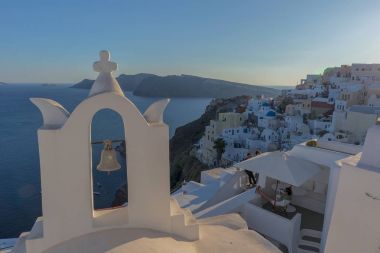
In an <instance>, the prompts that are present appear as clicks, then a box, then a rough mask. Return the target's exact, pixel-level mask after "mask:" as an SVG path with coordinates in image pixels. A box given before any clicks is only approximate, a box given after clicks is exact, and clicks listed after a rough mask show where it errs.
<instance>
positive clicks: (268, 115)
mask: <svg viewBox="0 0 380 253" xmlns="http://www.w3.org/2000/svg"><path fill="white" fill-rule="evenodd" d="M266 116H267V117H274V116H276V112H275V111H269V112H267V115H266Z"/></svg>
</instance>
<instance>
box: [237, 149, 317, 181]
mask: <svg viewBox="0 0 380 253" xmlns="http://www.w3.org/2000/svg"><path fill="white" fill-rule="evenodd" d="M235 167H238V168H240V169H243V170H250V171H252V172H254V173H259V174H260V175H265V176H268V177H271V178H274V179H276V180H278V181H281V182H284V183H287V184H290V185H294V186H297V187H299V186H301V185H303V184H304V183H305V182H306V181H308V180H309V179H311V178H313V177H314V176H315V175H316V174H317V173H318V172H319V171H320V170H321V167H320V166H319V165H318V164H316V163H313V162H310V161H307V160H304V159H300V158H297V157H294V156H291V155H289V154H287V153H286V152H282V151H274V152H268V153H263V154H261V155H259V156H256V157H253V158H250V159H247V160H245V161H242V162H240V163H237V164H235Z"/></svg>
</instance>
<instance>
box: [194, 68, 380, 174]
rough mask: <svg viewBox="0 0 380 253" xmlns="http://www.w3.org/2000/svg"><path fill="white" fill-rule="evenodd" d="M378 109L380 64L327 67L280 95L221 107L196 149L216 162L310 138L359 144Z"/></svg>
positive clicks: (206, 160)
mask: <svg viewBox="0 0 380 253" xmlns="http://www.w3.org/2000/svg"><path fill="white" fill-rule="evenodd" d="M217 100H218V99H216V100H215V101H214V102H217ZM379 113H380V64H352V65H342V66H340V67H332V68H327V69H325V71H324V72H323V74H316V75H307V77H306V79H302V80H301V81H300V84H298V85H297V86H296V87H295V89H288V90H282V93H281V95H280V96H277V97H274V98H272V97H265V96H258V97H254V98H252V99H250V100H249V101H248V104H247V105H241V106H237V107H236V108H234V109H232V110H230V111H227V112H220V113H219V114H218V117H217V119H215V120H211V121H210V124H209V125H208V126H207V127H206V128H205V133H204V135H203V136H202V138H201V139H200V140H199V142H198V143H197V145H196V152H195V154H196V157H197V158H198V160H199V161H201V162H202V163H204V164H206V165H208V166H209V167H215V166H229V165H232V164H234V163H237V162H240V161H242V160H245V159H246V158H248V157H250V156H253V155H254V154H255V153H256V152H257V151H259V152H266V151H274V150H290V149H291V148H292V147H293V146H294V145H296V144H299V143H302V142H305V141H307V140H310V139H313V138H315V139H322V140H327V141H339V142H344V143H350V144H355V145H360V144H363V142H364V139H365V136H366V132H367V129H368V128H369V127H370V126H371V125H374V124H375V123H376V121H377V120H378V116H379Z"/></svg>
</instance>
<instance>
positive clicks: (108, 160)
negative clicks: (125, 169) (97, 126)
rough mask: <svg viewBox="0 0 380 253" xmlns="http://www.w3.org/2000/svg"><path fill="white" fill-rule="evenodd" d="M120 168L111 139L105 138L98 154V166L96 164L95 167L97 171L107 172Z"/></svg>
mask: <svg viewBox="0 0 380 253" xmlns="http://www.w3.org/2000/svg"><path fill="white" fill-rule="evenodd" d="M120 168H121V166H120V163H119V162H118V161H117V154H116V151H115V150H114V149H113V148H112V141H111V140H105V141H104V148H103V150H102V153H101V155H100V162H99V164H98V166H96V169H97V170H99V171H105V172H108V174H109V173H110V172H111V171H115V170H118V169H120Z"/></svg>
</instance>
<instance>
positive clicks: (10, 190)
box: [0, 84, 211, 238]
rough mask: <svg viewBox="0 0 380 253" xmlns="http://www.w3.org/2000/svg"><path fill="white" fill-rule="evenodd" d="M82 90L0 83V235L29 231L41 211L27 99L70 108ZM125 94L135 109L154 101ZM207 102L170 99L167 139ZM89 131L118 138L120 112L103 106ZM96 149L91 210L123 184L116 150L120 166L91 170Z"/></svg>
mask: <svg viewBox="0 0 380 253" xmlns="http://www.w3.org/2000/svg"><path fill="white" fill-rule="evenodd" d="M88 92H89V91H88V90H82V89H73V88H69V86H67V85H57V86H50V85H48V86H42V85H35V84H24V85H21V84H18V85H0V238H9V237H18V236H19V234H20V233H21V232H25V231H29V230H30V229H31V227H32V225H33V224H34V221H35V220H36V218H37V217H39V216H41V215H42V210H41V186H40V171H39V155H38V143H37V129H38V128H39V127H40V126H41V125H42V116H41V113H40V112H39V110H38V109H37V107H36V106H34V105H33V104H32V103H31V102H30V100H29V98H32V97H41V98H50V99H53V100H55V101H57V102H59V103H60V104H62V105H63V106H64V107H65V108H66V109H67V110H68V111H69V112H72V111H73V110H74V109H75V107H76V106H77V105H78V104H79V103H80V102H81V101H83V100H84V99H85V98H86V97H87V96H88ZM125 95H126V96H127V97H128V98H129V99H130V100H131V101H132V102H133V103H135V104H136V106H137V108H138V109H139V110H140V111H141V112H144V110H145V109H146V108H147V107H148V106H149V105H150V104H152V103H153V102H155V101H157V100H159V99H160V98H147V97H138V96H134V95H133V94H132V93H130V92H126V93H125ZM210 101H211V98H173V99H171V101H170V103H169V105H168V107H167V109H166V111H165V114H164V121H165V122H166V123H167V124H168V126H169V132H170V137H172V136H173V135H174V133H175V129H176V128H177V127H179V126H182V125H185V124H186V123H188V122H191V121H193V120H195V119H197V118H198V117H199V116H200V115H201V114H202V113H203V112H204V110H205V108H206V106H207V105H208V104H209V102H210ZM91 129H92V131H91V135H92V140H94V141H101V140H104V139H111V140H119V139H124V131H123V125H122V121H121V118H120V116H119V115H118V114H117V113H116V112H114V111H111V110H108V109H105V110H102V111H99V112H98V113H97V114H95V116H94V118H93V121H92V126H91ZM127 134H128V132H127ZM116 145H117V143H115V146H116ZM102 148H103V146H102V144H93V145H92V164H93V168H92V169H93V178H94V180H93V189H94V208H95V209H98V208H106V207H110V206H111V204H112V201H113V198H114V195H115V192H116V190H117V189H119V188H120V187H121V186H122V185H124V184H125V183H126V169H127V168H126V165H125V159H123V157H122V155H120V154H119V153H118V161H119V163H120V165H121V169H120V170H118V171H116V172H112V173H110V174H109V175H108V173H105V172H99V171H98V170H96V166H97V164H98V163H99V158H100V153H101V150H102ZM73 176H75V175H73ZM67 184H70V182H67Z"/></svg>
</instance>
